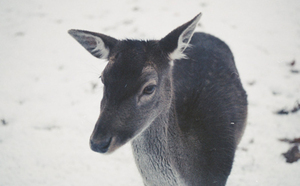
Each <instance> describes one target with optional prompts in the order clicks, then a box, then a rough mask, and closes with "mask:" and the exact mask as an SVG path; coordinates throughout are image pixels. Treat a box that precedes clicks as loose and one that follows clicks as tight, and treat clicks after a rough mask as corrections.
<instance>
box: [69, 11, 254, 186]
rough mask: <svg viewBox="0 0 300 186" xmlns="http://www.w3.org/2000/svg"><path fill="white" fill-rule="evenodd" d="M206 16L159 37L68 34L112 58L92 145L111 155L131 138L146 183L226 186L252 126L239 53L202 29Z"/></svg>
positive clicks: (90, 49)
mask: <svg viewBox="0 0 300 186" xmlns="http://www.w3.org/2000/svg"><path fill="white" fill-rule="evenodd" d="M200 17H201V13H200V14H198V15H197V16H196V17H194V18H193V19H192V20H190V21H188V22H186V23H185V24H183V25H181V26H179V27H178V28H176V29H174V30H173V31H171V32H170V33H169V34H167V35H166V36H165V37H163V38H162V39H160V40H138V39H136V40H135V39H122V40H119V39H116V38H114V37H111V36H108V35H104V34H101V33H96V32H90V31H85V30H75V29H71V30H69V31H68V33H69V34H70V35H71V36H72V37H73V38H75V40H77V41H78V42H79V44H81V45H82V46H83V47H84V48H85V49H86V50H87V51H88V52H89V53H90V54H92V55H93V56H95V57H96V58H99V59H105V60H106V61H107V65H106V66H105V68H104V70H103V72H102V73H101V76H100V79H101V81H102V83H103V98H102V100H101V104H100V115H99V118H98V120H97V122H96V124H95V128H94V130H93V132H92V134H91V137H90V147H91V149H92V150H93V151H95V152H99V153H103V154H110V153H112V152H114V151H115V150H117V149H118V148H120V147H121V146H122V145H124V144H126V143H127V142H131V146H132V152H133V155H134V159H135V163H136V165H137V168H138V170H139V173H140V175H141V176H142V179H143V183H144V185H146V186H177V185H178V186H194V185H197V186H199V185H204V186H210V185H212V186H224V185H226V182H227V179H228V176H229V175H230V172H231V169H232V165H233V161H234V156H235V151H236V149H237V145H238V144H239V142H240V140H241V137H242V136H243V133H244V130H245V127H246V120H247V105H248V103H247V94H246V92H245V90H244V88H243V86H242V83H241V80H240V76H239V73H238V71H237V68H236V66H235V62H234V57H233V54H232V52H231V50H230V49H229V47H228V46H227V44H225V43H224V42H223V41H222V40H220V39H218V38H217V37H215V36H212V35H210V34H207V33H203V32H195V29H196V27H197V25H198V22H199V20H200Z"/></svg>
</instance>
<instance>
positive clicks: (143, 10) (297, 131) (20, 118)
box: [0, 0, 300, 186]
mask: <svg viewBox="0 0 300 186" xmlns="http://www.w3.org/2000/svg"><path fill="white" fill-rule="evenodd" d="M199 12H202V17H201V20H200V25H199V26H198V28H197V30H198V31H203V32H207V33H211V34H213V35H215V36H217V37H219V38H221V39H222V40H224V41H225V42H226V43H227V44H228V45H229V46H230V47H231V49H232V51H233V53H234V55H235V60H236V65H237V67H238V70H239V73H240V76H241V80H242V82H243V85H244V87H245V89H246V91H247V93H248V101H249V116H248V126H247V129H246V131H245V135H244V137H243V139H242V141H241V143H240V146H239V148H238V150H237V153H236V158H235V162H234V165H233V170H232V173H231V175H230V177H229V180H228V184H227V185H231V186H239V185H245V186H252V185H261V186H265V185H273V186H282V185H287V186H297V185H300V176H299V175H300V174H299V173H300V162H299V161H298V162H295V163H293V164H287V163H286V162H285V159H284V157H283V156H282V153H284V152H286V151H287V150H288V149H289V148H290V147H291V146H290V145H289V144H286V143H283V142H280V141H278V139H279V138H296V137H300V112H296V113H291V114H288V115H277V114H275V112H276V111H278V110H280V109H283V108H285V109H292V108H293V107H294V106H295V104H296V102H297V101H299V102H300V73H291V70H300V2H299V1H298V0H288V1H287V0H253V1H237V0H223V1H217V0H210V1H208V0H204V1H198V0H190V1H180V0H172V1H171V0H164V1H162V0H152V1H141V0H124V1H117V0H111V1H99V0H98V1H96V0H86V1H80V0H74V1H58V0H52V1H46V0H41V1H38V0H23V1H17V0H10V1H0V23H1V24H0V41H1V46H0V56H1V57H0V59H1V61H0V95H1V96H0V120H1V122H0V186H17V185H24V186H26V185H30V186H35V185H45V186H47V185H49V186H50V185H75V186H76V185H85V186H89V185H105V186H109V185H114V186H116V185H118V186H122V185H123V186H125V185H126V186H128V185H130V186H137V185H142V179H141V178H140V175H139V173H138V171H137V169H136V167H135V164H134V160H133V157H132V153H131V149H130V145H128V144H127V145H125V146H124V147H122V148H120V149H119V150H118V151H117V152H115V153H113V154H112V155H109V156H105V155H100V154H97V153H94V152H92V151H91V150H90V149H89V145H88V141H89V136H90V134H91V132H92V130H93V127H94V123H95V122H96V119H97V117H98V114H99V105H100V100H101V97H102V84H101V83H100V80H99V79H98V77H99V75H100V74H101V71H102V69H103V68H104V66H105V64H106V63H105V61H102V60H98V59H96V58H94V57H92V56H91V55H90V54H89V53H88V52H86V51H85V50H84V49H83V48H82V47H81V46H80V45H79V44H78V43H76V41H75V40H74V39H73V38H71V37H70V36H69V35H68V34H67V31H68V30H69V29H84V30H90V31H96V32H101V33H104V34H107V35H111V36H114V37H116V38H140V39H153V38H156V39H159V38H162V37H163V36H165V35H166V34H167V33H168V32H170V31H171V30H172V29H174V28H176V27H177V26H179V25H181V24H183V23H185V22H186V21H188V20H190V19H192V18H193V17H194V16H195V15H197V14H198V13H199ZM293 60H295V61H296V63H295V65H294V66H290V65H289V63H291V62H292V61H293ZM175 65H176V64H175Z"/></svg>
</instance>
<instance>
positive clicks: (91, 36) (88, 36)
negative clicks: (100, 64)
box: [68, 30, 118, 59]
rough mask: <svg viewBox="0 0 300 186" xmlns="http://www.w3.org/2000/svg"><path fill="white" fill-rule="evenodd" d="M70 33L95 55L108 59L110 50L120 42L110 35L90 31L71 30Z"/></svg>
mask: <svg viewBox="0 0 300 186" xmlns="http://www.w3.org/2000/svg"><path fill="white" fill-rule="evenodd" d="M68 33H69V34H70V35H71V36H72V37H73V38H74V39H76V41H78V42H79V43H80V44H81V45H82V46H83V47H84V48H85V49H86V50H87V51H89V52H90V53H91V54H92V55H93V56H95V57H96V58H100V59H107V58H108V55H109V52H110V51H111V49H112V48H113V47H114V46H115V45H116V44H117V42H118V40H117V39H115V38H112V37H110V36H106V35H104V34H99V33H94V32H89V31H83V30H69V32H68Z"/></svg>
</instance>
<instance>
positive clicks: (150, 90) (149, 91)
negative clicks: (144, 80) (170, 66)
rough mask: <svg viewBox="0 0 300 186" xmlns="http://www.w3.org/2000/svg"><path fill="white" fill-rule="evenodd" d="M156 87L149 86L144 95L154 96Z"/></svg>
mask: <svg viewBox="0 0 300 186" xmlns="http://www.w3.org/2000/svg"><path fill="white" fill-rule="evenodd" d="M155 88H156V85H149V86H147V87H145V88H144V90H143V94H148V95H149V94H152V93H153V92H154V91H155Z"/></svg>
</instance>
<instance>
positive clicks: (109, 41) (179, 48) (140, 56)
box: [69, 14, 201, 153]
mask: <svg viewBox="0 0 300 186" xmlns="http://www.w3.org/2000/svg"><path fill="white" fill-rule="evenodd" d="M200 16H201V14H199V15H197V16H196V17H195V18H194V19H192V20H191V21H189V22H187V23H185V24H183V25H182V26H180V27H178V28H176V29H175V30H173V31H172V32H171V33H169V34H168V35H167V36H165V37H164V38H163V39H161V40H149V41H140V40H118V39H115V38H113V37H110V36H107V35H103V34H99V33H94V32H89V31H82V30H70V31H69V34H70V35H72V36H73V37H74V38H75V39H76V40H77V41H78V42H79V43H80V44H81V45H82V46H83V47H84V48H85V49H86V50H87V51H88V52H90V53H91V54H92V55H93V56H95V57H97V58H100V59H106V60H108V64H107V65H106V67H105V69H104V71H103V72H102V75H101V81H102V83H103V84H104V89H103V91H104V92H103V99H102V101H101V111H100V116H99V119H98V121H97V122H96V125H95V129H94V131H93V133H92V135H91V138H90V145H91V148H92V150H94V151H97V152H101V153H110V152H113V151H114V150H116V149H117V148H118V147H120V146H122V145H123V144H125V143H126V142H128V141H129V140H131V139H133V138H134V137H135V136H137V135H139V134H140V133H141V132H142V131H143V130H145V129H146V128H147V127H148V126H149V125H151V123H152V122H153V121H154V120H155V119H156V118H157V117H158V116H159V115H160V114H162V113H164V112H167V111H168V110H169V109H170V105H171V102H172V91H173V90H172V64H173V61H174V60H178V59H180V58H184V57H185V55H184V53H183V52H184V50H185V49H186V48H187V47H188V44H189V41H190V39H191V37H192V35H193V32H194V29H195V28H196V25H197V23H198V21H199V19H200Z"/></svg>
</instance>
